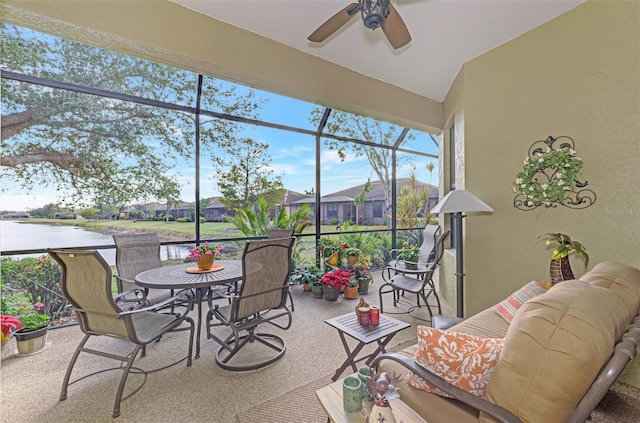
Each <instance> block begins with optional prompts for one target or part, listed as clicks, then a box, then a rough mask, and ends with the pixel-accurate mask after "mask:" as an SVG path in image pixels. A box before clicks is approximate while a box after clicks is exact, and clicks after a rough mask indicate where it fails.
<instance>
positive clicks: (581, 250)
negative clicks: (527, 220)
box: [538, 233, 589, 285]
mask: <svg viewBox="0 0 640 423" xmlns="http://www.w3.org/2000/svg"><path fill="white" fill-rule="evenodd" d="M538 238H545V239H546V245H555V247H556V248H555V249H554V250H553V252H552V253H551V264H550V266H549V274H550V276H551V285H555V284H556V283H558V282H562V281H566V280H571V279H575V277H574V276H573V271H572V270H571V264H570V263H569V255H570V254H571V253H576V254H577V255H578V257H580V258H581V259H582V260H583V261H584V267H585V268H586V267H587V266H588V265H589V254H587V249H586V248H585V247H584V245H582V244H581V243H579V242H578V241H574V240H572V239H571V237H570V236H569V235H565V234H560V233H547V234H544V235H541V236H539V237H538Z"/></svg>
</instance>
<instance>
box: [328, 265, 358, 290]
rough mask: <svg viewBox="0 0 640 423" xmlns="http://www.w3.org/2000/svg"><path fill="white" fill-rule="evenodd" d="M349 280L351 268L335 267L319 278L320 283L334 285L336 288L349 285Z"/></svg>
mask: <svg viewBox="0 0 640 423" xmlns="http://www.w3.org/2000/svg"><path fill="white" fill-rule="evenodd" d="M350 282H351V270H341V269H336V270H332V271H331V272H328V273H325V274H324V275H322V277H321V278H320V283H322V284H325V285H331V286H334V287H335V288H337V289H341V288H342V287H346V286H349V283H350Z"/></svg>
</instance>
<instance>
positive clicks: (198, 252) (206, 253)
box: [187, 242, 224, 270]
mask: <svg viewBox="0 0 640 423" xmlns="http://www.w3.org/2000/svg"><path fill="white" fill-rule="evenodd" d="M222 250H224V245H219V246H218V245H211V244H209V243H208V242H205V243H204V244H202V245H198V246H197V247H196V248H194V249H193V250H191V251H189V253H190V254H189V257H187V259H188V260H195V261H196V263H197V265H198V268H199V269H201V270H209V269H211V267H213V263H215V259H216V257H217V256H219V255H220V254H221V253H222Z"/></svg>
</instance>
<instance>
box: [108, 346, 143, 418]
mask: <svg viewBox="0 0 640 423" xmlns="http://www.w3.org/2000/svg"><path fill="white" fill-rule="evenodd" d="M141 347H142V345H136V347H135V348H134V349H133V352H132V353H131V355H130V356H129V359H128V360H127V365H126V367H125V368H124V373H123V374H122V377H121V378H120V384H119V385H118V392H116V400H115V403H114V404H113V417H114V418H116V417H118V416H119V415H120V402H121V401H122V392H123V391H124V385H125V383H127V377H128V376H129V370H131V366H132V365H133V361H134V360H135V359H136V356H137V355H138V352H139V351H140V349H141Z"/></svg>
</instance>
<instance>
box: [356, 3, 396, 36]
mask: <svg viewBox="0 0 640 423" xmlns="http://www.w3.org/2000/svg"><path fill="white" fill-rule="evenodd" d="M358 2H359V4H360V11H361V13H362V21H363V22H364V26H366V27H367V28H369V29H377V28H380V27H381V26H382V24H383V23H384V20H385V18H386V17H387V15H389V0H359V1H358Z"/></svg>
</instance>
